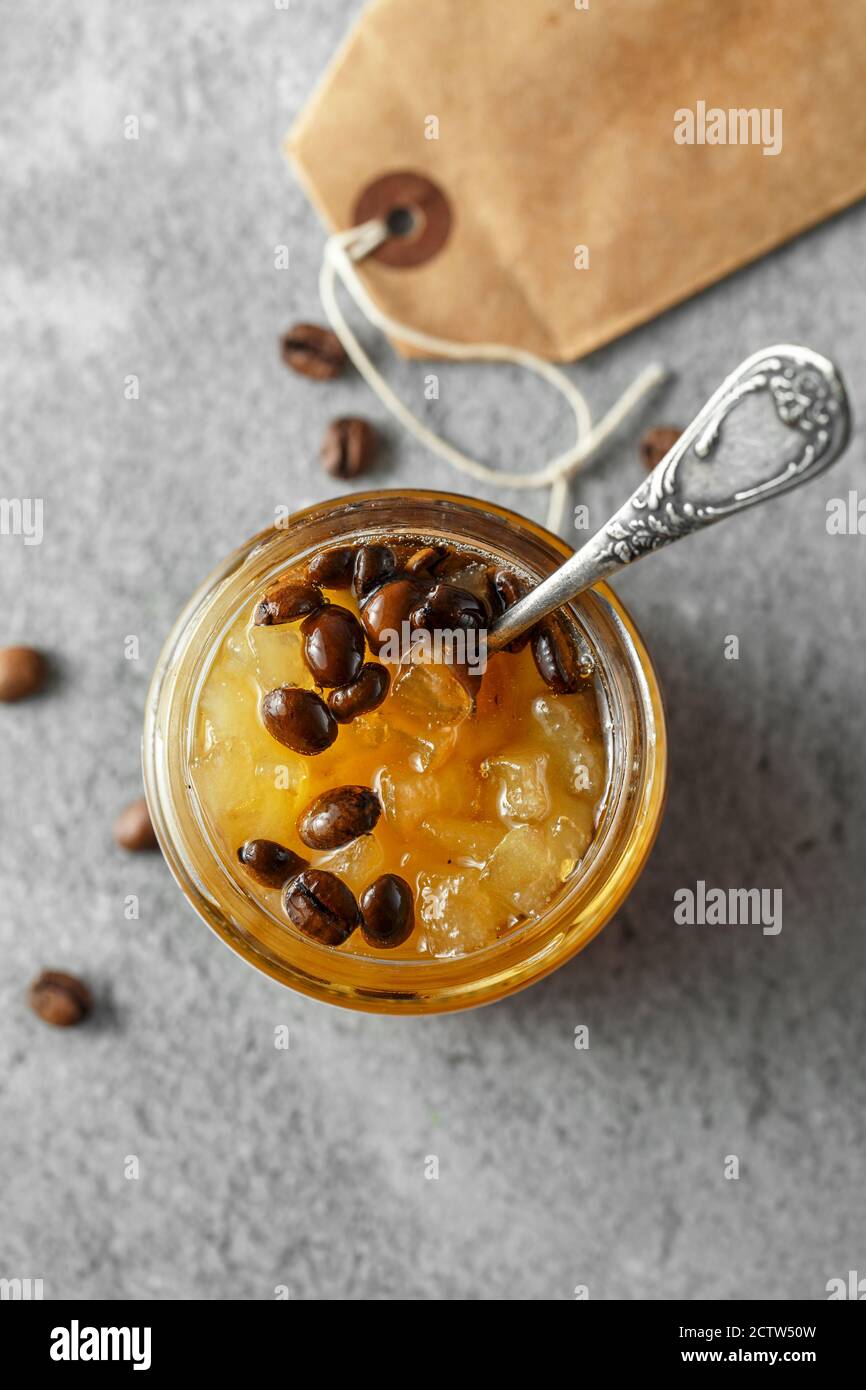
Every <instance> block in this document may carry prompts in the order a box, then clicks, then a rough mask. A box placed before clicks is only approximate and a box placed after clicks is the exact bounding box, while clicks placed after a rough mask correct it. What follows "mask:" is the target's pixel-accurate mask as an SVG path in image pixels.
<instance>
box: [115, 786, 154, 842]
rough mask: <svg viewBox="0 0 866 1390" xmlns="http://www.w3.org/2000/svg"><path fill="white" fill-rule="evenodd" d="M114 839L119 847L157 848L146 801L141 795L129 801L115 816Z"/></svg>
mask: <svg viewBox="0 0 866 1390" xmlns="http://www.w3.org/2000/svg"><path fill="white" fill-rule="evenodd" d="M114 840H115V843H116V844H118V845H120V848H121V849H129V850H133V851H137V850H143V849H158V848H159V841H158V840H157V838H156V833H155V831H154V828H153V825H152V823H151V819H150V812H149V811H148V809H147V802H146V801H145V799H144V797H143V796H141V797H139V799H138V800H137V801H131V802H130V803H129V805H128V806H125V807H124V809H123V810H122V811H121V813H120V815H119V816H118V817H117V820H116V821H115V822H114Z"/></svg>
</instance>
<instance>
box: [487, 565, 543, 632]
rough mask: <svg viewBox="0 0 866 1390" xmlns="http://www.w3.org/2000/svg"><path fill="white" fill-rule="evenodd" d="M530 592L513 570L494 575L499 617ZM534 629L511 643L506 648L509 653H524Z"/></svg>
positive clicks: (498, 571)
mask: <svg viewBox="0 0 866 1390" xmlns="http://www.w3.org/2000/svg"><path fill="white" fill-rule="evenodd" d="M528 591H529V585H528V584H527V583H526V582H525V581H524V580H523V579H521V578H520V577H519V576H518V575H516V574H513V573H512V571H511V570H496V572H495V573H494V575H493V593H494V596H495V602H496V606H497V616H499V615H501V614H502V613H505V612H506V611H507V610H508V609H509V608H513V606H514V604H515V603H517V602H518V600H519V599H522V598H523V597H524V596H525V594H527V593H528ZM534 631H535V629H534V628H529V629H528V630H527V631H526V632H523V633H521V635H520V636H519V637H515V638H514V641H513V642H509V643H508V644H507V646H506V647H505V651H507V652H512V653H515V652H522V651H523V648H524V647H525V646H526V644H527V642H528V641H529V640H530V638H531V637H532V635H533V633H534Z"/></svg>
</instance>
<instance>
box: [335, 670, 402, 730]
mask: <svg viewBox="0 0 866 1390" xmlns="http://www.w3.org/2000/svg"><path fill="white" fill-rule="evenodd" d="M390 684H391V677H390V676H389V675H388V672H387V671H386V670H385V667H384V666H379V665H378V663H377V662H375V661H368V662H366V663H365V665H363V666H362V667H361V669H360V671H359V672H358V674H357V676H356V677H355V679H354V680H353V681H352V682H351V684H350V685H341V686H339V687H338V688H337V689H336V690H332V691H331V693H330V695H329V696H328V709H329V710H330V711H331V713H332V715H333V716H334V718H335V719H336V721H337V723H338V724H350V723H351V722H352V720H353V719H357V718H358V715H359V714H369V713H370V711H371V710H374V709H378V708H379V706H380V705H381V703H382V701H383V700H384V699H385V696H386V695H387V694H388V687H389V686H390Z"/></svg>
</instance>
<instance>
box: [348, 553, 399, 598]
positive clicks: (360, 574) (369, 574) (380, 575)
mask: <svg viewBox="0 0 866 1390" xmlns="http://www.w3.org/2000/svg"><path fill="white" fill-rule="evenodd" d="M396 569H397V557H396V555H395V554H394V552H393V550H392V549H391V547H390V545H362V546H360V547H359V549H358V553H357V555H356V556H355V573H354V576H353V578H352V592H353V594H354V595H355V598H356V599H357V600H358V602H359V603H360V602H361V601H362V600H363V599H364V598H366V597H367V595H368V594H370V593H372V591H373V590H374V589H375V588H377V587H378V585H380V584H384V583H385V582H386V580H388V579H393V577H394V574H395V572H396Z"/></svg>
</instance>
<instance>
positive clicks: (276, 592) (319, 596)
mask: <svg viewBox="0 0 866 1390" xmlns="http://www.w3.org/2000/svg"><path fill="white" fill-rule="evenodd" d="M327 602H328V600H327V599H326V598H325V596H324V594H323V593H322V591H321V589H318V588H317V587H316V585H315V584H306V583H304V581H303V580H301V579H289V578H283V579H278V580H277V581H276V582H275V583H274V584H271V585H269V587H268V588H267V589H265V592H264V594H263V595H262V598H261V600H260V602H259V603H257V604H256V611H255V613H254V614H253V622H254V623H255V624H256V626H257V627H262V626H268V627H269V626H272V625H274V624H276V623H294V622H296V621H297V620H298V618H306V617H307V615H308V614H309V613H318V611H319V609H320V608H324V607H325V605H326V604H327Z"/></svg>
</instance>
